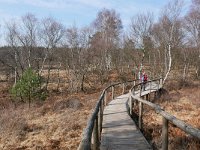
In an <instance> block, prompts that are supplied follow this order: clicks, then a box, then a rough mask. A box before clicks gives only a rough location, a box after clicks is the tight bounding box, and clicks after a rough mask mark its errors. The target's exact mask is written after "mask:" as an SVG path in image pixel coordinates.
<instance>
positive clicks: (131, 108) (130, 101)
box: [129, 90, 133, 116]
mask: <svg viewBox="0 0 200 150" xmlns="http://www.w3.org/2000/svg"><path fill="white" fill-rule="evenodd" d="M129 107H130V115H131V116H132V115H133V113H132V110H133V100H132V96H131V90H130V91H129Z"/></svg>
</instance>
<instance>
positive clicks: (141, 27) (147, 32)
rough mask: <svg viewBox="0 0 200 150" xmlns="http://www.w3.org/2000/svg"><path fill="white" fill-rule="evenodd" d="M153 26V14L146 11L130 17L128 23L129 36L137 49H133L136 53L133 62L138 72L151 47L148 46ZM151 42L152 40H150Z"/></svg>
mask: <svg viewBox="0 0 200 150" xmlns="http://www.w3.org/2000/svg"><path fill="white" fill-rule="evenodd" d="M152 26H153V14H152V13H149V12H147V13H146V14H138V15H136V16H134V17H132V19H131V24H130V37H131V39H132V40H133V41H134V43H135V45H136V47H137V49H135V50H136V51H135V52H136V53H138V55H137V56H136V57H137V58H135V59H137V60H136V61H135V62H137V64H135V66H136V67H137V69H138V72H139V74H140V72H141V70H142V68H143V61H144V58H145V56H147V54H148V51H150V50H151V49H152V47H153V46H150V42H151V31H152ZM151 43H152V42H151Z"/></svg>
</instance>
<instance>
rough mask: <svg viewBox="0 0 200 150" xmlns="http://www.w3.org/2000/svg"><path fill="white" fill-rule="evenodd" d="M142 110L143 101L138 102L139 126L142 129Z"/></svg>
mask: <svg viewBox="0 0 200 150" xmlns="http://www.w3.org/2000/svg"><path fill="white" fill-rule="evenodd" d="M142 111H143V103H142V102H139V128H140V129H142Z"/></svg>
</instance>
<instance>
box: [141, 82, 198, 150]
mask: <svg viewBox="0 0 200 150" xmlns="http://www.w3.org/2000/svg"><path fill="white" fill-rule="evenodd" d="M199 100H200V89H199V87H196V86H195V87H189V88H188V87H185V88H182V89H180V90H177V89H176V90H170V91H169V93H167V94H165V95H163V96H162V97H161V98H160V99H159V100H156V103H157V104H159V105H161V106H162V107H163V108H164V109H165V111H167V112H169V113H170V114H172V115H174V116H175V117H177V118H178V119H181V120H183V121H184V122H186V123H188V124H190V125H192V126H193V127H196V128H198V129H200V101H199ZM145 110H146V111H145V114H144V118H143V119H144V132H145V135H146V137H147V139H148V140H149V141H150V142H151V144H152V145H153V146H154V149H160V148H161V130H162V118H161V116H160V115H158V114H156V113H155V112H154V111H153V110H151V109H150V108H149V107H147V106H145ZM169 149H170V150H174V149H176V150H183V149H185V150H198V149H200V140H198V139H195V138H193V137H192V136H190V135H188V134H186V133H184V132H183V131H181V130H180V129H178V128H177V127H176V126H174V125H172V124H170V125H169Z"/></svg>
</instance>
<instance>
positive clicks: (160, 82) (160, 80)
mask: <svg viewBox="0 0 200 150" xmlns="http://www.w3.org/2000/svg"><path fill="white" fill-rule="evenodd" d="M160 87H162V78H160Z"/></svg>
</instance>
